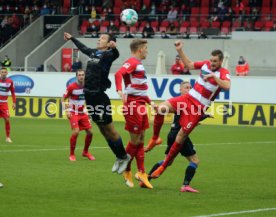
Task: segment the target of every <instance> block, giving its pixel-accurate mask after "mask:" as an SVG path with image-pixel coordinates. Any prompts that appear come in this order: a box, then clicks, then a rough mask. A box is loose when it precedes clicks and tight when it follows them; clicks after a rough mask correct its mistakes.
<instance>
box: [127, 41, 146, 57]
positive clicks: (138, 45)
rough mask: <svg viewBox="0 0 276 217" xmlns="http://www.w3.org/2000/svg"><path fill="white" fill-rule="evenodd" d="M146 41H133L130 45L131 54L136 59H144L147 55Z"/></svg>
mask: <svg viewBox="0 0 276 217" xmlns="http://www.w3.org/2000/svg"><path fill="white" fill-rule="evenodd" d="M147 44H148V41H147V40H146V39H133V40H132V42H131V43H130V50H131V53H132V54H133V55H134V56H135V57H137V58H138V59H141V60H143V59H146V57H147V54H148V45H147Z"/></svg>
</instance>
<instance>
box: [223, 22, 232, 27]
mask: <svg viewBox="0 0 276 217" xmlns="http://www.w3.org/2000/svg"><path fill="white" fill-rule="evenodd" d="M230 26H231V22H230V21H224V22H223V23H222V27H227V28H230Z"/></svg>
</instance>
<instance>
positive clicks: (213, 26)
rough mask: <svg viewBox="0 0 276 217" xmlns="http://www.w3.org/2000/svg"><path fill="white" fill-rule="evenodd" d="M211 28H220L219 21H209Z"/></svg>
mask: <svg viewBox="0 0 276 217" xmlns="http://www.w3.org/2000/svg"><path fill="white" fill-rule="evenodd" d="M211 26H212V28H220V22H219V21H214V22H212V23H211Z"/></svg>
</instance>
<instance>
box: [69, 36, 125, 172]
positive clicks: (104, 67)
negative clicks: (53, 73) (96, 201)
mask: <svg viewBox="0 0 276 217" xmlns="http://www.w3.org/2000/svg"><path fill="white" fill-rule="evenodd" d="M64 39H65V40H71V41H72V42H73V43H74V44H75V45H76V46H77V48H78V49H80V51H81V52H83V53H84V54H86V55H87V56H88V57H89V60H88V62H87V67H86V72H85V83H84V94H85V100H86V107H87V110H88V112H89V115H91V117H92V119H93V121H94V122H95V123H96V124H97V126H98V127H99V129H100V131H101V133H102V135H103V136H104V137H105V139H106V141H107V143H108V145H109V147H110V148H111V150H112V151H113V153H114V154H115V155H116V157H117V159H116V161H115V163H114V165H113V167H112V172H117V173H118V174H122V173H123V172H124V171H125V169H126V167H127V164H128V162H129V160H130V156H129V155H127V153H126V151H125V148H124V145H123V141H122V139H121V137H120V135H119V133H118V132H117V131H116V130H115V128H114V124H113V121H112V111H111V102H110V99H109V97H108V96H107V94H106V93H105V91H106V89H108V88H110V87H111V82H110V80H109V79H108V75H109V71H110V67H111V65H112V62H113V61H114V60H116V59H117V58H118V57H119V51H118V50H117V48H116V38H115V37H114V36H113V35H111V34H101V35H100V37H99V39H98V41H97V47H96V49H91V48H88V47H86V46H85V45H84V44H82V43H81V42H80V41H78V40H77V39H76V38H74V37H72V35H71V34H69V33H67V32H65V33H64Z"/></svg>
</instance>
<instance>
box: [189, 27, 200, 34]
mask: <svg viewBox="0 0 276 217" xmlns="http://www.w3.org/2000/svg"><path fill="white" fill-rule="evenodd" d="M189 32H190V33H194V34H196V33H198V28H197V27H196V26H191V27H190V29H189Z"/></svg>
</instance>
